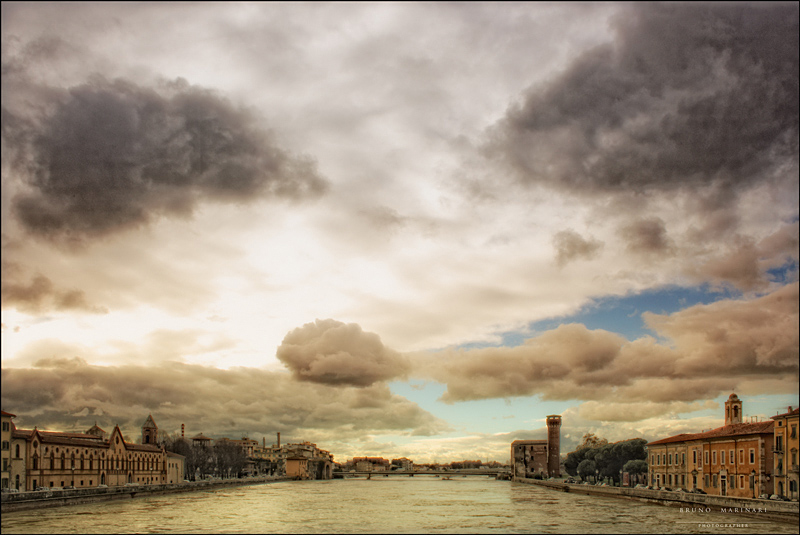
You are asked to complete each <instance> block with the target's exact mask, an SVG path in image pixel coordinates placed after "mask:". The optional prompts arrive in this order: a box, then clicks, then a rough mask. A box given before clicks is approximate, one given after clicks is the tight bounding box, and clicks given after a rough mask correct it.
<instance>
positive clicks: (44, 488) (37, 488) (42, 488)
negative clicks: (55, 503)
mask: <svg viewBox="0 0 800 535" xmlns="http://www.w3.org/2000/svg"><path fill="white" fill-rule="evenodd" d="M33 490H37V491H38V490H51V489H50V488H48V487H36V488H35V489H33Z"/></svg>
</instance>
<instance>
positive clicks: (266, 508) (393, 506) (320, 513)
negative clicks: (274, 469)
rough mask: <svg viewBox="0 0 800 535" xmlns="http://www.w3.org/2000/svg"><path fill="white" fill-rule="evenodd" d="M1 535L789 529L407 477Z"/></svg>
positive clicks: (164, 504) (71, 510)
mask: <svg viewBox="0 0 800 535" xmlns="http://www.w3.org/2000/svg"><path fill="white" fill-rule="evenodd" d="M732 524H735V525H732ZM2 532H3V533H4V534H5V533H109V532H113V533H170V532H179V533H209V532H214V533H487V532H499V533H531V532H536V533H576V532H577V533H720V532H725V533H742V534H744V533H796V532H797V526H796V525H792V524H787V523H776V522H772V521H768V520H762V519H759V518H754V517H752V516H744V515H729V514H721V513H704V514H703V515H702V516H701V515H698V514H696V513H695V514H686V513H681V512H680V511H679V509H678V508H676V507H666V506H662V505H656V504H649V503H642V502H637V501H632V500H625V499H614V498H602V497H595V496H587V495H579V494H570V493H563V492H558V491H553V490H548V489H543V488H540V487H535V486H531V485H522V484H517V483H510V482H507V481H495V480H491V479H484V478H463V479H454V480H451V481H442V480H440V479H438V478H425V477H414V478H375V479H372V480H366V479H356V480H344V481H342V480H333V481H297V482H279V483H270V484H266V485H254V486H251V487H238V488H237V489H235V490H231V489H220V490H216V491H200V492H193V493H186V494H172V495H168V496H154V497H149V498H141V497H137V498H135V499H133V500H126V501H114V502H105V503H98V504H91V505H80V506H69V507H62V508H55V509H44V510H41V511H35V512H34V511H23V512H17V513H6V514H3V516H2Z"/></svg>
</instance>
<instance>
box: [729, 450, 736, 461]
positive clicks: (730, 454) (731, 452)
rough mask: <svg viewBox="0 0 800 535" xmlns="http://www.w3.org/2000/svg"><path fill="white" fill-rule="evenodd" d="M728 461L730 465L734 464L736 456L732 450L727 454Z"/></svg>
mask: <svg viewBox="0 0 800 535" xmlns="http://www.w3.org/2000/svg"><path fill="white" fill-rule="evenodd" d="M728 459H729V460H730V461H731V464H733V463H734V462H736V454H735V452H734V450H731V451H730V452H729V454H728Z"/></svg>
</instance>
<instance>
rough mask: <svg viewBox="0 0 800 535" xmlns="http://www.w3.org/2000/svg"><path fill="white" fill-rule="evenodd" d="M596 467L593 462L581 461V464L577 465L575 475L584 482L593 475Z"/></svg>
mask: <svg viewBox="0 0 800 535" xmlns="http://www.w3.org/2000/svg"><path fill="white" fill-rule="evenodd" d="M596 469H597V468H596V466H595V464H594V461H590V460H589V459H584V460H583V461H581V464H579V465H578V470H577V473H578V475H579V476H580V478H581V480H583V481H586V479H587V478H588V477H590V476H594V475H595V470H596Z"/></svg>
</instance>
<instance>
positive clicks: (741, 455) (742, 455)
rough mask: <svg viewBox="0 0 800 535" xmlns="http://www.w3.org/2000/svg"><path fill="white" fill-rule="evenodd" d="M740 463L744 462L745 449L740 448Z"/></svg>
mask: <svg viewBox="0 0 800 535" xmlns="http://www.w3.org/2000/svg"><path fill="white" fill-rule="evenodd" d="M739 464H744V450H741V449H740V450H739Z"/></svg>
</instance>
